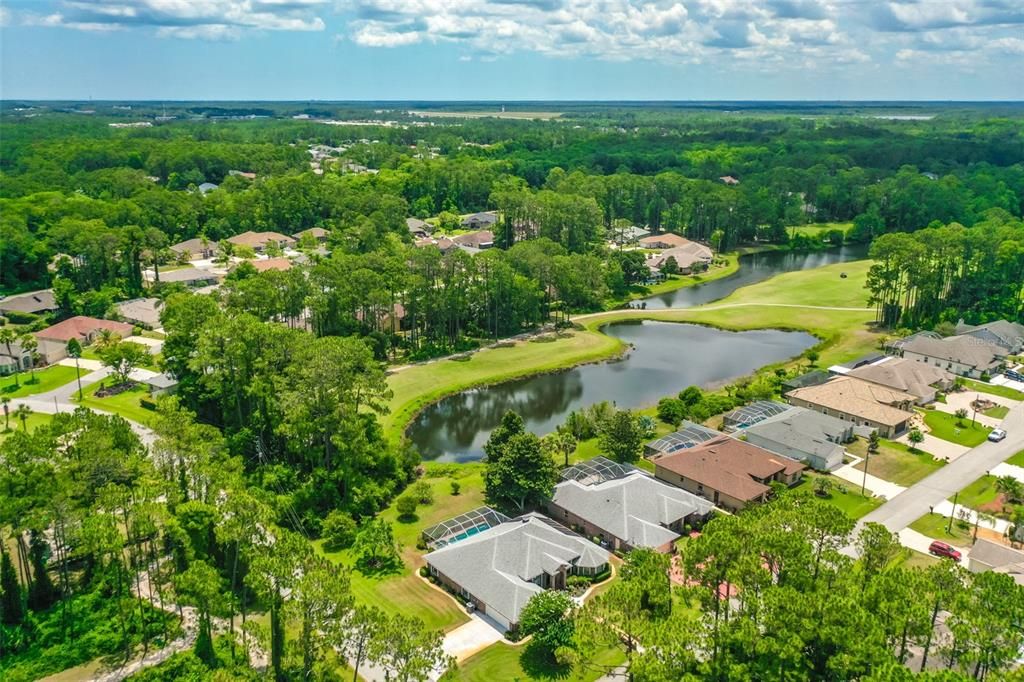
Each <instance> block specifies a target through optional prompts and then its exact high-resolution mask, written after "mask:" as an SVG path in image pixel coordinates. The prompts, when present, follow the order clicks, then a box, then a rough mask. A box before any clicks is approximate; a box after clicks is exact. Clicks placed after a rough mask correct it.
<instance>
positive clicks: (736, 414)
mask: <svg viewBox="0 0 1024 682" xmlns="http://www.w3.org/2000/svg"><path fill="white" fill-rule="evenodd" d="M789 409H790V406H789V405H786V404H784V403H777V402H775V401H774V400H756V401H754V402H752V403H750V404H749V405H744V406H743V407H737V408H736V409H735V410H733V411H732V412H730V413H729V414H727V415H725V417H723V418H722V425H723V427H724V428H725V429H726V430H736V429H743V428H746V427H748V426H753V425H754V424H760V423H761V422H763V421H764V420H765V419H771V418H772V417H776V416H778V415H780V414H782V413H783V412H785V411H786V410H789Z"/></svg>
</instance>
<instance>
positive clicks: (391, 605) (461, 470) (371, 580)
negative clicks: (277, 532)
mask: <svg viewBox="0 0 1024 682" xmlns="http://www.w3.org/2000/svg"><path fill="white" fill-rule="evenodd" d="M441 466H444V465H441ZM432 471H433V472H435V473H442V474H447V473H452V474H453V475H455V476H457V477H458V478H457V480H458V482H459V485H460V486H461V490H460V491H459V494H458V495H452V492H451V482H452V480H453V479H452V478H449V477H447V476H437V477H429V476H431V473H432ZM482 472H483V466H482V465H480V464H460V465H457V466H453V465H448V466H445V468H443V469H438V468H437V465H429V464H428V465H427V476H428V477H429V478H424V479H422V480H425V481H427V482H428V483H430V487H431V488H432V489H433V491H434V502H433V504H430V505H423V506H420V507H419V508H418V510H417V513H418V518H417V519H416V520H414V521H406V520H401V521H399V520H398V512H397V511H396V510H395V508H394V505H393V504H392V505H391V506H390V507H388V508H387V509H386V510H384V511H383V512H381V514H380V517H381V518H384V519H385V520H387V521H388V522H389V523H391V524H392V526H393V528H394V531H395V539H396V540H397V541H398V542H399V544H400V545H401V546H402V560H403V566H402V569H401V570H400V571H399V572H396V573H392V574H387V575H381V576H374V575H366V574H364V573H362V572H360V571H359V570H358V569H356V568H353V570H352V573H351V578H352V593H353V595H355V598H356V599H357V600H358V601H359V602H361V603H363V604H367V605H373V606H377V607H379V608H381V609H383V610H384V611H386V612H388V613H392V614H398V613H401V614H404V615H406V616H415V617H417V618H419V619H420V620H422V621H423V622H424V623H425V625H426V627H427V628H430V629H443V630H450V629H452V628H454V627H456V626H458V625H461V624H462V623H464V622H466V621H467V620H469V617H468V616H467V615H466V613H465V611H464V610H463V609H462V608H461V607H460V606H459V605H458V604H457V603H456V601H455V599H453V598H452V597H450V596H449V595H448V594H447V593H445V592H443V591H441V590H440V589H436V588H435V587H434V586H432V585H430V584H429V583H427V582H426V581H424V580H423V579H422V578H420V577H419V575H418V574H417V570H418V569H419V567H420V566H422V565H423V554H424V553H425V552H423V551H421V550H419V549H417V548H416V542H417V540H418V538H419V536H420V534H421V533H422V532H423V530H424V529H426V528H428V527H429V526H432V525H434V524H436V523H440V522H441V521H444V520H446V519H449V518H452V517H453V516H458V515H459V514H461V513H463V512H467V511H470V510H471V509H476V508H477V507H480V506H482V505H483V503H484V502H483V480H482ZM314 546H315V548H316V550H317V551H318V552H321V553H322V554H324V556H326V557H328V558H329V559H332V560H334V561H338V562H340V563H342V564H345V565H346V566H353V567H354V564H355V560H356V557H355V555H353V554H352V552H351V551H350V550H341V551H335V552H329V551H325V550H324V549H323V543H322V542H321V541H316V542H315V543H314Z"/></svg>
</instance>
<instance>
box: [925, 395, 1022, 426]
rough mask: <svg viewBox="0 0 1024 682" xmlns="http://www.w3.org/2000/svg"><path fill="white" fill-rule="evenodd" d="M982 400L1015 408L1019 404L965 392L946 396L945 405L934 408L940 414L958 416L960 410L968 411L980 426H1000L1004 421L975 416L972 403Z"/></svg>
mask: <svg viewBox="0 0 1024 682" xmlns="http://www.w3.org/2000/svg"><path fill="white" fill-rule="evenodd" d="M977 398H981V399H983V400H989V401H991V402H993V403H996V404H999V405H1003V406H1005V407H1013V406H1015V405H1016V404H1017V401H1015V400H1010V399H1009V398H1003V397H1000V396H997V395H991V394H989V393H977V392H975V391H964V392H962V393H950V394H949V395H947V396H946V402H945V403H939V402H936V403H935V404H934V405H933V407H934V408H935V409H936V410H938V411H939V412H946V413H947V414H956V411H957V410H959V409H964V410H967V414H968V415H970V417H973V418H975V419H977V421H978V423H979V424H984V425H985V426H989V427H996V426H999V423H1000V422H1001V421H1003V420H1002V419H998V418H996V417H989V416H988V415H985V414H982V413H981V412H978V413H977V414H975V412H974V408H973V407H971V403H972V402H974V400H975V399H977ZM964 421H966V420H964Z"/></svg>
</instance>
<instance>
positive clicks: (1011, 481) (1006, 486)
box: [996, 476, 1024, 504]
mask: <svg viewBox="0 0 1024 682" xmlns="http://www.w3.org/2000/svg"><path fill="white" fill-rule="evenodd" d="M996 492H999V493H1002V494H1003V497H1005V498H1006V501H1007V502H1009V503H1010V504H1020V503H1021V502H1024V483H1021V482H1020V481H1018V480H1017V479H1016V478H1014V477H1013V476H1000V477H999V478H997V479H996Z"/></svg>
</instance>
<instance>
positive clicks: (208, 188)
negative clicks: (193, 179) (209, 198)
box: [197, 182, 218, 194]
mask: <svg viewBox="0 0 1024 682" xmlns="http://www.w3.org/2000/svg"><path fill="white" fill-rule="evenodd" d="M217 187H218V185H215V184H213V183H212V182H204V183H202V184H201V185H199V187H198V188H197V189H198V190H199V191H200V192H201V193H202V194H207V193H208V192H212V191H213V190H215V189H217Z"/></svg>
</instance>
